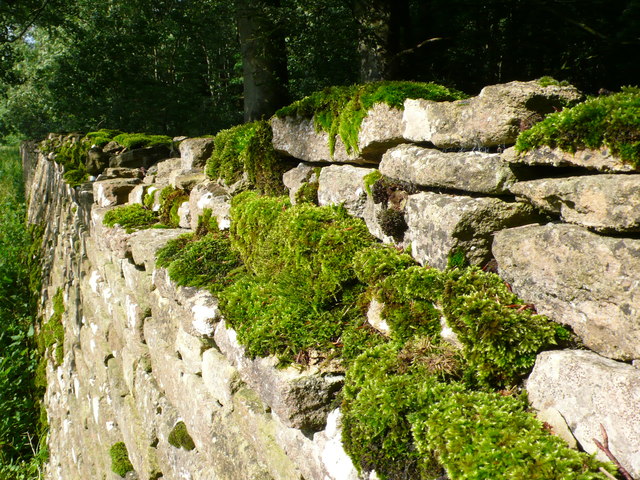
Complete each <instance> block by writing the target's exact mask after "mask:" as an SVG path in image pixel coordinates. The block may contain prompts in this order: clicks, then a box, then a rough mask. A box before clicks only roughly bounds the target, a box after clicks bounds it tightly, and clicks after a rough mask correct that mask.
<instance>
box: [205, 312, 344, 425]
mask: <svg viewBox="0 0 640 480" xmlns="http://www.w3.org/2000/svg"><path fill="white" fill-rule="evenodd" d="M214 339H215V341H216V345H217V346H218V348H219V349H220V351H221V352H222V353H223V354H224V355H225V356H226V357H227V359H228V360H229V362H230V363H231V365H233V366H234V367H236V368H237V369H238V372H239V373H240V375H241V377H242V379H243V381H244V382H246V383H247V385H249V386H250V387H251V388H253V389H255V390H256V392H258V394H259V395H260V398H262V401H264V402H265V403H266V404H267V405H269V407H270V408H271V410H272V411H273V413H274V414H275V415H277V416H278V418H279V419H280V420H281V421H282V422H283V423H284V424H285V425H287V426H288V427H291V428H297V429H300V430H304V431H312V432H315V431H319V430H322V429H323V428H324V427H325V424H326V421H327V415H328V413H329V412H330V411H331V410H332V409H333V408H335V406H334V405H333V403H334V402H335V396H336V394H337V393H338V391H339V390H340V388H341V387H342V383H343V380H344V376H343V375H340V374H334V373H330V372H327V373H324V372H322V371H321V370H320V369H318V368H315V367H309V368H306V369H304V370H299V369H296V368H294V367H292V366H290V367H287V368H284V369H282V368H277V364H278V359H277V358H275V357H265V358H255V359H251V358H249V357H247V356H246V354H245V349H244V347H243V346H242V345H240V344H239V343H238V340H237V337H236V332H235V331H234V330H233V329H231V328H227V326H226V324H225V322H224V321H221V322H220V323H219V324H218V326H217V327H216V332H215V335H214Z"/></svg>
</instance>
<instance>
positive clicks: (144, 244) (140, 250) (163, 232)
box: [129, 228, 184, 272]
mask: <svg viewBox="0 0 640 480" xmlns="http://www.w3.org/2000/svg"><path fill="white" fill-rule="evenodd" d="M182 234H184V230H180V229H177V228H171V229H164V228H158V229H155V228H154V229H147V230H139V231H137V232H134V233H132V234H131V235H130V237H129V243H130V245H131V254H132V256H133V261H134V262H135V264H136V265H141V266H144V267H145V268H146V270H147V271H148V272H151V271H153V269H154V266H155V263H156V252H157V251H158V250H160V249H161V248H162V247H164V246H165V245H166V244H167V242H168V241H169V240H173V239H174V238H177V237H179V236H180V235H182Z"/></svg>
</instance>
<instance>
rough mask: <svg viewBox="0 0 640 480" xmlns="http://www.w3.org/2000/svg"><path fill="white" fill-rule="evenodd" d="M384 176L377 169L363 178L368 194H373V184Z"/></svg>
mask: <svg viewBox="0 0 640 480" xmlns="http://www.w3.org/2000/svg"><path fill="white" fill-rule="evenodd" d="M381 178H382V174H381V173H380V170H378V169H376V170H374V171H373V172H371V173H367V174H366V175H365V176H364V178H363V179H362V182H363V183H364V190H365V192H367V195H372V193H371V186H372V185H373V184H374V183H376V182H377V181H378V180H380V179H381Z"/></svg>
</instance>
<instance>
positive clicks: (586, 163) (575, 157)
mask: <svg viewBox="0 0 640 480" xmlns="http://www.w3.org/2000/svg"><path fill="white" fill-rule="evenodd" d="M503 158H504V160H505V161H508V162H510V163H517V164H524V165H534V166H535V165H542V166H544V165H547V166H553V167H581V168H587V169H589V170H597V171H599V172H603V173H629V172H640V166H633V165H631V164H629V163H625V162H623V161H622V160H621V159H620V158H619V157H616V156H614V155H612V154H611V152H610V151H609V149H608V148H606V147H602V148H601V149H599V150H593V149H588V148H587V149H584V150H578V151H577V152H575V153H571V152H564V151H562V150H560V149H559V148H551V147H547V146H542V147H538V148H535V149H533V150H530V151H528V152H517V151H516V149H515V148H514V147H511V148H508V149H506V150H505V151H504V152H503Z"/></svg>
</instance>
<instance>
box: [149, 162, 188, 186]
mask: <svg viewBox="0 0 640 480" xmlns="http://www.w3.org/2000/svg"><path fill="white" fill-rule="evenodd" d="M165 158H166V157H165ZM181 173H182V160H181V159H180V158H167V159H166V160H162V161H161V162H158V163H157V164H156V171H155V183H159V184H162V185H173V182H174V180H175V178H176V176H178V175H180V174H181Z"/></svg>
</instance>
